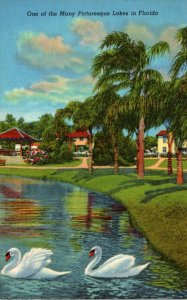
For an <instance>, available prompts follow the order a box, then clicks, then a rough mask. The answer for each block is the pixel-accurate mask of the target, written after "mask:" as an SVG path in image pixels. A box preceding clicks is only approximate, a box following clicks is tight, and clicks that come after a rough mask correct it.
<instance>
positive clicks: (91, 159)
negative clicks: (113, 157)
mask: <svg viewBox="0 0 187 300" xmlns="http://www.w3.org/2000/svg"><path fill="white" fill-rule="evenodd" d="M89 132H90V138H89V153H90V156H89V166H88V169H89V173H90V174H92V172H93V149H92V143H93V135H92V129H89Z"/></svg>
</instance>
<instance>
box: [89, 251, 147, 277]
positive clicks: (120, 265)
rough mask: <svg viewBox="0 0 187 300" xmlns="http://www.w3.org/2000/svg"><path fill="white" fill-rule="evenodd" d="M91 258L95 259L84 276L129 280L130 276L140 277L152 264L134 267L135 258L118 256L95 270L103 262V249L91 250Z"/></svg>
mask: <svg viewBox="0 0 187 300" xmlns="http://www.w3.org/2000/svg"><path fill="white" fill-rule="evenodd" d="M89 256H90V257H92V256H93V257H94V258H93V260H92V261H91V262H90V263H89V264H88V266H87V267H86V269H85V272H84V274H85V275H88V276H92V277H98V278H99V277H100V278H127V277H130V276H135V275H138V274H139V273H140V272H141V271H143V270H144V269H145V268H146V267H147V266H148V265H149V264H150V263H149V262H148V263H146V264H144V265H140V266H137V267H134V263H135V257H134V256H132V255H124V254H118V255H115V256H113V257H111V258H110V259H108V260H107V261H106V262H104V263H103V264H102V265H101V266H100V267H98V268H97V269H93V268H94V267H95V266H96V265H97V264H98V263H99V262H100V260H101V256H102V249H101V247H99V246H95V247H93V248H92V249H91V250H90V253H89Z"/></svg>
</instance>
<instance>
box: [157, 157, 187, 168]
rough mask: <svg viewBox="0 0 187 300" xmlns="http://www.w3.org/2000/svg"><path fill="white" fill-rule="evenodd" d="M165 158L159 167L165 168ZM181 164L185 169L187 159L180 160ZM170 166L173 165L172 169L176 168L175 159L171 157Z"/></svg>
mask: <svg viewBox="0 0 187 300" xmlns="http://www.w3.org/2000/svg"><path fill="white" fill-rule="evenodd" d="M167 164H168V163H167V159H166V160H164V161H163V162H162V163H161V164H160V166H159V167H161V168H167ZM182 165H183V169H185V170H187V159H183V162H182ZM172 166H173V169H176V168H177V160H176V159H175V158H174V159H172Z"/></svg>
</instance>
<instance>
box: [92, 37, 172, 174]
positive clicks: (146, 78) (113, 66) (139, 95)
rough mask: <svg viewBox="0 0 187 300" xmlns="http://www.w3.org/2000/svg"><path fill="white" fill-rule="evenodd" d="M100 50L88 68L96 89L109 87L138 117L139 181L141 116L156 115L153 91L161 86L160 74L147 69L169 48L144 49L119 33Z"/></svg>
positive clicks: (139, 168)
mask: <svg viewBox="0 0 187 300" xmlns="http://www.w3.org/2000/svg"><path fill="white" fill-rule="evenodd" d="M100 49H101V51H102V52H101V53H100V54H99V55H97V56H96V57H95V58H94V62H93V67H92V74H93V76H95V77H96V76H99V79H98V81H97V84H96V89H102V88H103V87H105V86H107V85H108V83H112V84H113V87H114V89H116V90H118V91H121V93H122V92H123V93H124V94H125V97H124V99H125V100H126V102H128V104H127V105H126V103H125V107H128V110H131V111H134V112H135V113H136V114H137V115H138V118H139V129H138V141H137V146H138V153H137V173H138V175H139V177H143V176H144V129H145V116H146V115H147V114H149V116H151V115H153V112H156V111H158V108H159V99H158V97H157V96H156V95H157V94H156V90H157V89H158V86H159V85H160V84H161V82H162V76H161V74H160V73H159V72H158V71H156V70H154V69H151V68H149V66H150V63H151V61H152V59H153V58H154V57H156V56H158V55H163V54H164V53H165V52H167V51H169V46H168V44H167V43H166V42H159V43H157V44H155V45H153V46H152V47H150V48H148V47H146V45H145V44H144V43H143V42H140V41H139V42H135V41H132V40H131V39H130V38H129V36H128V35H127V34H125V33H123V32H113V33H111V34H109V35H107V36H106V38H105V39H104V41H103V42H102V44H101V46H100ZM103 49H104V50H103ZM127 96H128V97H127ZM155 97H156V98H157V99H156V98H155ZM127 99H128V100H127ZM155 100H157V101H155ZM124 102H125V101H124ZM154 116H155V114H154Z"/></svg>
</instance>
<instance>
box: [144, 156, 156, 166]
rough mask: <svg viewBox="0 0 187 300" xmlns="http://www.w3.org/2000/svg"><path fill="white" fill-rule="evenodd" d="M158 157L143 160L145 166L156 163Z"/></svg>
mask: <svg viewBox="0 0 187 300" xmlns="http://www.w3.org/2000/svg"><path fill="white" fill-rule="evenodd" d="M157 161H158V158H149V159H145V160H144V165H145V167H150V166H153V165H155V164H156V163H157Z"/></svg>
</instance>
